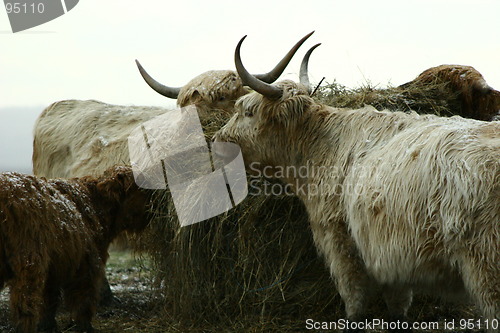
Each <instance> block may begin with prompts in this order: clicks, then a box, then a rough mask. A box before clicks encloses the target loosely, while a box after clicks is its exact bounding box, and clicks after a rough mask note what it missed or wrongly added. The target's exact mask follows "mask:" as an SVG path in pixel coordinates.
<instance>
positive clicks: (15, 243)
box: [0, 166, 149, 332]
mask: <svg viewBox="0 0 500 333" xmlns="http://www.w3.org/2000/svg"><path fill="white" fill-rule="evenodd" d="M148 204H149V194H148V193H147V192H145V191H144V190H141V189H140V188H139V187H138V186H137V185H136V183H135V181H134V176H133V174H132V171H131V169H130V168H129V167H119V166H117V167H114V168H112V169H109V170H107V171H106V172H105V174H104V175H103V176H100V177H90V176H89V177H82V178H72V179H69V180H63V179H51V180H46V179H45V178H37V177H34V176H31V175H22V174H18V173H14V172H8V173H3V174H0V287H3V285H4V283H5V284H6V285H8V286H9V287H10V309H11V312H12V317H13V322H14V325H15V327H16V331H17V332H36V331H37V326H38V328H39V329H42V330H48V329H55V328H56V321H55V314H56V310H57V307H58V303H59V301H60V293H61V291H62V292H63V293H64V295H65V300H66V303H67V305H68V307H69V309H70V310H71V312H72V319H73V320H74V322H75V325H76V329H77V330H82V331H87V332H91V331H92V330H93V329H92V325H91V319H92V316H93V314H94V312H95V305H96V301H97V297H98V288H99V284H100V281H101V279H102V277H103V276H104V265H105V262H106V260H107V258H108V252H107V249H108V246H109V244H110V243H111V241H112V240H113V239H114V238H115V237H116V236H117V235H118V234H119V233H120V232H123V231H126V232H140V231H142V230H143V229H144V228H145V227H146V226H147V224H148V221H149V219H148V216H147V215H148V214H147V205H148Z"/></svg>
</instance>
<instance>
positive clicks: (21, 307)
mask: <svg viewBox="0 0 500 333" xmlns="http://www.w3.org/2000/svg"><path fill="white" fill-rule="evenodd" d="M23 259H24V260H21V263H22V265H23V266H21V267H19V266H17V267H16V265H15V264H14V265H12V266H13V267H14V270H13V273H14V278H13V279H12V283H11V284H10V309H11V313H12V319H13V322H14V325H15V329H16V332H23V333H30V332H33V333H36V331H37V323H38V318H39V313H40V307H41V304H42V294H43V288H44V282H45V281H44V278H45V276H46V274H45V272H44V271H43V270H42V269H40V267H38V266H37V265H38V264H35V263H34V264H30V265H26V262H31V261H26V257H23ZM16 268H18V269H16Z"/></svg>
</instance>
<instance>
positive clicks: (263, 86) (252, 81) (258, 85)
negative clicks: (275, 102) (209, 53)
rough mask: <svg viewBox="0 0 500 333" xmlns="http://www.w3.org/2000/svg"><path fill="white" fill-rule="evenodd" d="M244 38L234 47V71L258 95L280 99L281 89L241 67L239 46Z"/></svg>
mask: <svg viewBox="0 0 500 333" xmlns="http://www.w3.org/2000/svg"><path fill="white" fill-rule="evenodd" d="M245 38H247V36H244V37H243V38H242V39H241V40H240V41H239V43H238V45H237V46H236V50H235V51H234V62H235V64H236V71H237V72H238V75H239V76H240V78H241V80H242V81H243V84H245V85H247V86H249V87H250V88H252V89H253V90H255V91H256V92H258V93H259V94H262V95H264V96H266V97H268V98H270V99H278V98H280V97H281V96H283V91H282V90H281V89H279V88H277V87H274V86H272V85H270V84H269V83H266V82H263V81H261V80H259V79H258V78H256V77H255V76H253V75H252V74H250V73H249V72H248V71H247V70H246V69H245V67H244V66H243V63H242V62H241V56H240V49H241V44H242V43H243V41H244V40H245Z"/></svg>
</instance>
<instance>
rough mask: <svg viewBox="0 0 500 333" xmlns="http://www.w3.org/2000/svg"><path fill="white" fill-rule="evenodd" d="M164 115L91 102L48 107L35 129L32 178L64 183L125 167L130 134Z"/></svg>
mask: <svg viewBox="0 0 500 333" xmlns="http://www.w3.org/2000/svg"><path fill="white" fill-rule="evenodd" d="M166 111H167V109H164V108H160V107H146V106H121V105H111V104H106V103H102V102H99V101H95V100H86V101H81V100H64V101H60V102H56V103H53V104H52V105H50V106H49V107H47V108H46V109H45V110H44V111H43V112H42V114H41V115H40V117H39V118H38V120H37V121H36V123H35V128H34V133H33V134H34V139H33V173H34V174H35V175H37V176H43V177H47V178H56V177H62V178H69V177H79V176H85V175H99V174H102V173H103V172H104V170H106V169H108V168H109V167H111V166H113V165H116V164H129V163H130V162H129V155H128V147H127V139H128V136H129V135H130V133H131V131H132V130H133V129H134V128H136V127H137V126H139V125H140V124H141V123H142V122H145V121H148V120H150V119H152V118H153V117H156V116H158V115H161V114H163V113H164V112H166Z"/></svg>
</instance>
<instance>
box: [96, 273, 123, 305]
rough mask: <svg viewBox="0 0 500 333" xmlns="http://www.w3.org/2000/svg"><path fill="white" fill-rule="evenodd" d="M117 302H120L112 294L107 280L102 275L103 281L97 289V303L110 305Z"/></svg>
mask: <svg viewBox="0 0 500 333" xmlns="http://www.w3.org/2000/svg"><path fill="white" fill-rule="evenodd" d="M117 303H120V300H119V299H118V298H117V297H116V296H115V295H113V291H111V287H110V286H109V281H108V279H107V278H106V275H104V276H103V282H102V284H101V288H100V290H99V305H100V306H110V305H114V304H117Z"/></svg>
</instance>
